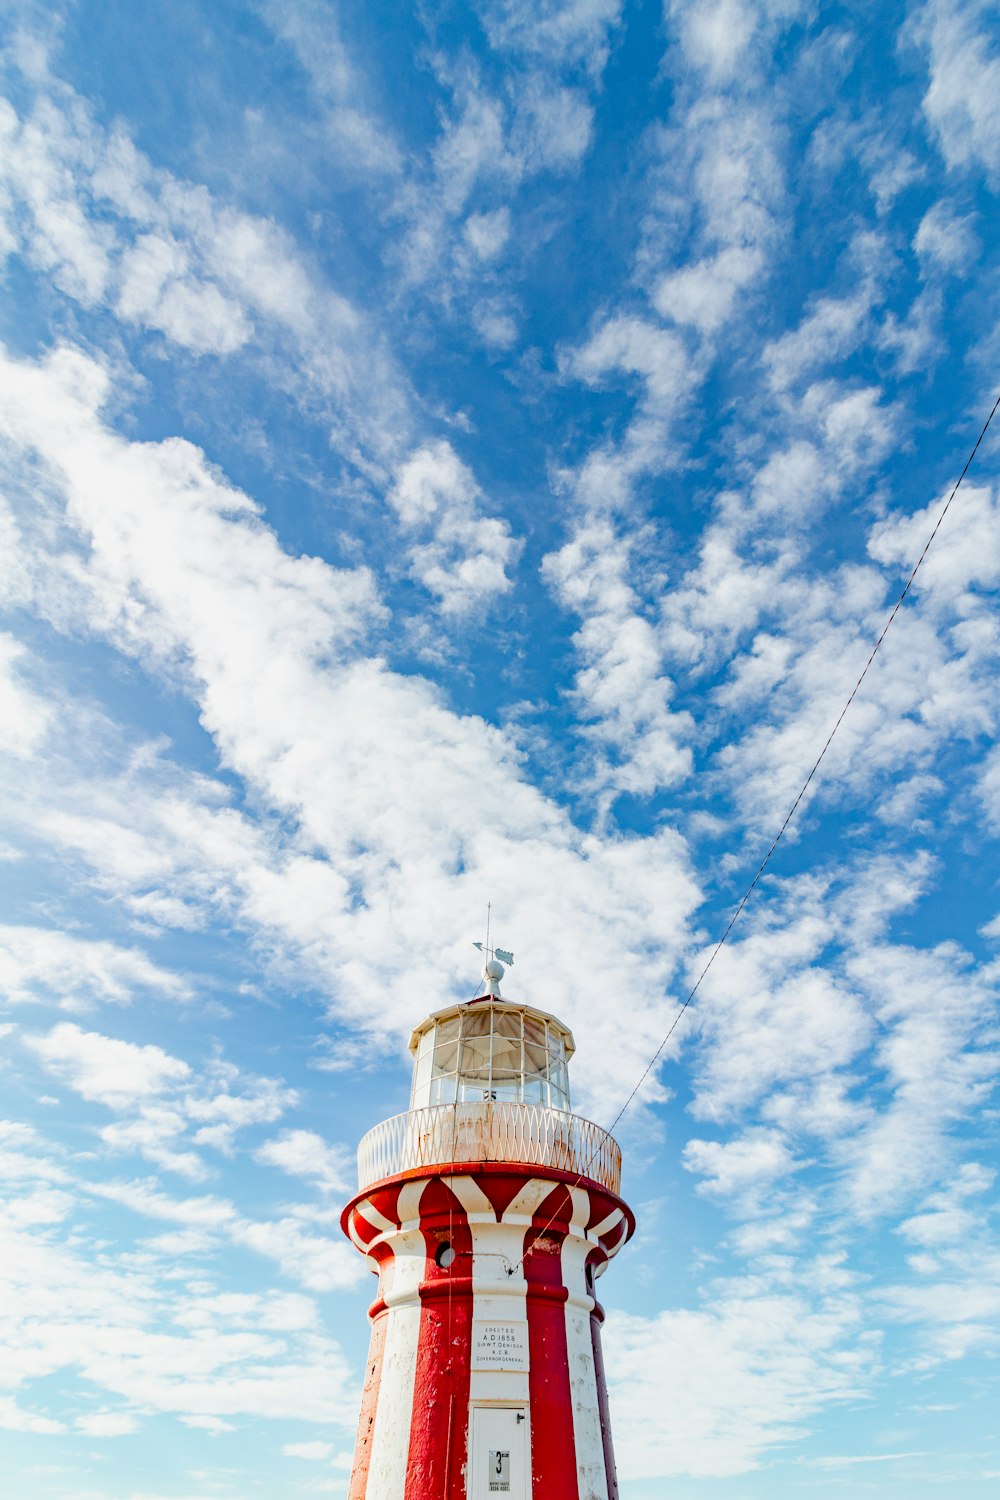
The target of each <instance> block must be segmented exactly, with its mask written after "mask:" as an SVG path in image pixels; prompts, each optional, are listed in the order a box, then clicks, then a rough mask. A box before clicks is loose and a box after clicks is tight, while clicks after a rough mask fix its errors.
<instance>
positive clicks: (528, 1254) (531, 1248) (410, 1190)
mask: <svg viewBox="0 0 1000 1500" xmlns="http://www.w3.org/2000/svg"><path fill="white" fill-rule="evenodd" d="M503 972H504V971H503V968H502V966H501V965H500V964H499V963H497V961H496V960H495V959H492V958H491V960H490V961H489V963H487V965H486V971H485V973H484V979H485V988H486V992H485V993H484V994H483V995H482V996H480V998H479V999H477V1000H473V1001H471V1002H469V1003H467V1004H464V1005H452V1006H449V1007H448V1008H447V1009H445V1010H440V1011H437V1012H436V1013H435V1014H434V1015H431V1016H428V1018H427V1019H426V1020H425V1021H424V1022H423V1023H422V1024H421V1025H420V1026H418V1027H417V1029H416V1031H414V1033H413V1035H412V1037H411V1039H410V1051H411V1052H412V1053H413V1054H414V1059H415V1061H414V1072H413V1089H412V1094H411V1099H410V1108H409V1110H408V1111H407V1113H406V1114H403V1115H397V1116H395V1118H393V1119H390V1120H385V1121H384V1122H383V1123H382V1124H381V1125H378V1126H376V1128H375V1129H374V1130H372V1131H369V1133H368V1134H367V1135H366V1136H365V1137H364V1139H363V1140H362V1142H361V1145H360V1147H359V1149H358V1177H359V1187H360V1191H359V1192H358V1194H357V1196H356V1197H355V1198H353V1199H352V1200H351V1202H350V1203H349V1204H348V1205H347V1207H346V1208H345V1210H344V1214H343V1219H342V1223H343V1226H344V1230H345V1233H347V1234H348V1235H349V1236H350V1238H351V1240H352V1241H353V1242H354V1244H355V1245H356V1246H357V1248H358V1249H359V1250H360V1251H361V1252H362V1254H363V1255H365V1256H367V1258H368V1261H369V1264H370V1265H371V1268H372V1270H373V1271H375V1272H376V1273H377V1274H378V1278H379V1283H378V1296H377V1297H376V1300H375V1302H374V1303H373V1304H372V1307H371V1309H370V1312H369V1316H370V1318H371V1322H372V1334H371V1348H370V1351H369V1355H368V1366H367V1371H366V1377H365V1386H364V1394H363V1396H362V1402H361V1419H360V1423H359V1426H358V1440H357V1447H356V1450H355V1455H354V1467H353V1470H352V1473H351V1483H350V1488H349V1491H348V1496H349V1500H487V1497H488V1496H499V1495H506V1496H508V1497H509V1500H615V1497H617V1495H618V1483H617V1480H616V1477H615V1461H614V1454H613V1451H612V1447H611V1428H610V1424H609V1420H608V1399H607V1390H606V1386H605V1379H604V1368H603V1363H602V1359H601V1335H600V1330H601V1323H602V1322H603V1320H604V1312H603V1309H602V1308H601V1306H600V1303H598V1302H597V1301H596V1299H595V1297H594V1281H595V1278H596V1277H598V1276H600V1275H601V1273H602V1272H603V1271H604V1269H605V1267H606V1266H607V1264H608V1261H609V1260H610V1258H611V1257H612V1256H613V1255H614V1254H615V1253H616V1252H617V1251H618V1250H619V1249H620V1247H621V1246H622V1245H623V1244H624V1243H625V1241H626V1240H627V1239H628V1237H629V1235H630V1234H631V1233H632V1231H633V1229H634V1227H635V1220H634V1218H633V1216H632V1213H631V1210H630V1209H629V1208H628V1207H627V1206H626V1204H625V1203H623V1202H622V1200H621V1198H619V1196H618V1186H619V1176H620V1168H621V1152H620V1151H619V1149H618V1146H617V1144H616V1143H615V1141H614V1140H612V1138H611V1136H609V1135H608V1134H607V1133H606V1132H605V1131H603V1130H601V1129H599V1128H598V1126H596V1125H592V1124H591V1123H590V1121H589V1120H583V1119H581V1118H580V1117H579V1116H577V1115H574V1114H572V1113H571V1112H570V1108H569V1088H568V1083H567V1071H566V1067H567V1062H568V1060H569V1058H570V1057H571V1056H572V1053H573V1051H574V1043H573V1037H572V1034H571V1033H570V1032H569V1030H568V1029H567V1028H566V1027H565V1026H564V1025H563V1024H562V1023H561V1022H560V1021H557V1020H556V1019H555V1017H554V1016H550V1015H547V1014H546V1013H545V1012H544V1011H540V1010H536V1009H535V1008H534V1007H533V1006H530V1005H522V1004H518V1003H514V1002H510V1001H507V1000H503V999H501V997H500V991H499V980H500V978H501V977H502V976H503Z"/></svg>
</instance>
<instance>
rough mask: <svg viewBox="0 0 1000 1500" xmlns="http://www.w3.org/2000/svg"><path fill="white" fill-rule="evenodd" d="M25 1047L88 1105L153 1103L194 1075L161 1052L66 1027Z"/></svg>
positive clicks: (32, 1039)
mask: <svg viewBox="0 0 1000 1500" xmlns="http://www.w3.org/2000/svg"><path fill="white" fill-rule="evenodd" d="M24 1044H25V1046H26V1047H28V1048H29V1049H30V1050H31V1051H32V1052H34V1053H35V1055H36V1056H37V1057H38V1058H39V1059H40V1060H41V1062H42V1065H43V1067H44V1068H45V1069H46V1070H47V1072H49V1073H51V1074H52V1076H53V1077H54V1078H58V1079H59V1080H60V1082H62V1083H65V1084H66V1085H67V1086H68V1087H69V1088H71V1089H74V1090H75V1091H76V1093H78V1094H80V1095H81V1096H82V1098H84V1099H90V1100H93V1101H95V1102H97V1103H99V1104H106V1105H109V1106H110V1107H112V1108H120V1107H122V1106H125V1107H127V1106H129V1105H131V1104H134V1103H136V1102H138V1101H140V1100H145V1099H151V1098H153V1097H155V1096H156V1095H158V1094H161V1093H162V1092H163V1091H164V1090H165V1089H169V1088H172V1087H173V1086H174V1085H175V1084H177V1083H178V1082H182V1081H183V1080H185V1079H187V1078H188V1077H189V1076H190V1073H191V1069H190V1068H189V1067H188V1065H187V1063H186V1062H183V1061H182V1060H181V1059H180V1058H179V1057H171V1056H170V1055H169V1054H168V1053H166V1052H164V1051H163V1049H162V1047H154V1046H144V1047H140V1046H136V1045H135V1044H134V1043H133V1042H120V1041H116V1040H115V1039H114V1038H113V1037H108V1036H101V1035H100V1033H99V1032H96V1031H82V1030H81V1029H80V1027H79V1026H76V1025H74V1024H73V1023H72V1022H71V1021H63V1022H61V1023H60V1024H59V1025H58V1026H55V1027H53V1029H52V1030H51V1031H50V1032H49V1033H48V1034H47V1035H46V1036H26V1037H25V1038H24Z"/></svg>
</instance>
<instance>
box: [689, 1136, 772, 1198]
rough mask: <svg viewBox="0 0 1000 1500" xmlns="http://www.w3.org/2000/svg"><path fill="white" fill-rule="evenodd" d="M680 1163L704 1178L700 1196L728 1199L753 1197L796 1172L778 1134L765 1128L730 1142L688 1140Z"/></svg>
mask: <svg viewBox="0 0 1000 1500" xmlns="http://www.w3.org/2000/svg"><path fill="white" fill-rule="evenodd" d="M682 1160H683V1164H684V1166H685V1167H686V1168H687V1170H688V1171H689V1172H697V1173H698V1175H699V1176H700V1177H702V1178H703V1179H704V1180H703V1181H702V1182H700V1183H699V1184H698V1191H699V1192H700V1193H708V1194H711V1195H713V1196H719V1197H722V1198H728V1199H736V1198H740V1197H743V1196H745V1195H750V1196H756V1195H757V1194H758V1193H759V1192H760V1191H762V1190H763V1189H765V1188H768V1187H769V1186H770V1185H771V1184H772V1183H774V1181H775V1180H776V1179H777V1178H780V1177H784V1176H785V1175H787V1173H789V1172H791V1171H794V1169H795V1162H794V1160H793V1157H792V1155H791V1152H790V1151H789V1149H788V1144H787V1142H786V1141H785V1139H784V1138H783V1136H782V1135H781V1132H780V1131H777V1130H767V1129H755V1130H748V1131H745V1132H744V1133H743V1134H742V1135H741V1136H737V1137H736V1138H735V1139H734V1140H729V1141H701V1140H696V1139H692V1140H689V1141H688V1143H687V1145H686V1146H685V1147H684V1154H683V1157H682Z"/></svg>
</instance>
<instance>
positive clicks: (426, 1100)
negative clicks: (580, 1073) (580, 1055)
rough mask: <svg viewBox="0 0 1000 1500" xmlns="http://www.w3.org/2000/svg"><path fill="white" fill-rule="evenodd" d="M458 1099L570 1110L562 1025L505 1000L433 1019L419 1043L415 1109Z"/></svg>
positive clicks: (414, 1079)
mask: <svg viewBox="0 0 1000 1500" xmlns="http://www.w3.org/2000/svg"><path fill="white" fill-rule="evenodd" d="M456 1100H458V1101H460V1102H465V1103H482V1102H484V1101H485V1102H487V1103H489V1102H492V1101H494V1100H495V1101H497V1102H503V1101H511V1102H521V1103H525V1104H541V1105H547V1106H548V1107H550V1108H552V1109H559V1110H568V1109H569V1086H568V1082H567V1076H566V1042H565V1036H564V1034H563V1033H562V1031H561V1029H560V1028H558V1027H556V1026H554V1025H552V1024H549V1023H547V1022H546V1021H544V1020H542V1019H541V1018H540V1017H538V1016H533V1015H530V1014H529V1015H526V1014H525V1013H524V1012H523V1011H521V1010H517V1009H510V1010H508V1009H507V1008H506V1007H505V1006H503V1005H502V1003H501V1004H499V1005H486V1004H475V1005H472V1006H468V1007H464V1008H463V1009H462V1010H461V1011H459V1012H458V1014H457V1015H454V1016H448V1017H447V1018H446V1019H445V1020H442V1021H438V1022H437V1023H434V1024H429V1025H428V1027H427V1029H426V1031H424V1032H422V1033H421V1035H420V1038H419V1041H418V1043H417V1048H416V1059H415V1062H414V1070H413V1088H412V1092H411V1108H413V1109H419V1108H421V1107H423V1106H424V1105H428V1104H430V1105H436V1104H452V1103H454V1102H455V1101H456Z"/></svg>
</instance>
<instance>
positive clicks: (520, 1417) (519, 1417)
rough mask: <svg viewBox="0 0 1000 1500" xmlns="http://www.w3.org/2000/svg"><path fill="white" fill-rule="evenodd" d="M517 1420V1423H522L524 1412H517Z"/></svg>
mask: <svg viewBox="0 0 1000 1500" xmlns="http://www.w3.org/2000/svg"><path fill="white" fill-rule="evenodd" d="M517 1420H518V1421H519V1422H523V1421H524V1420H525V1417H524V1412H523V1411H519V1412H518V1414H517Z"/></svg>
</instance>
